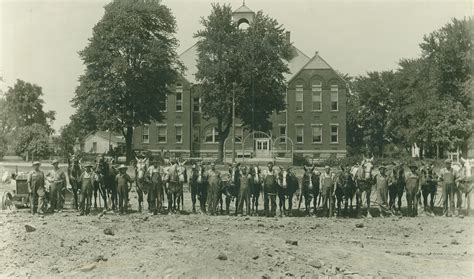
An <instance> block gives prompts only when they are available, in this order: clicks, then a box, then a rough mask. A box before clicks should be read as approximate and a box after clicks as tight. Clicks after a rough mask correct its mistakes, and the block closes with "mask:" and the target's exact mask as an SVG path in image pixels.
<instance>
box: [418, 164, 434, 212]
mask: <svg viewBox="0 0 474 279" xmlns="http://www.w3.org/2000/svg"><path fill="white" fill-rule="evenodd" d="M437 184H438V179H437V178H436V177H435V174H434V172H433V168H432V167H431V166H428V167H425V168H421V170H420V185H421V194H422V195H423V209H424V212H425V213H426V212H429V214H430V215H432V216H434V198H435V195H436V190H437ZM428 196H430V203H429V210H430V211H428Z"/></svg>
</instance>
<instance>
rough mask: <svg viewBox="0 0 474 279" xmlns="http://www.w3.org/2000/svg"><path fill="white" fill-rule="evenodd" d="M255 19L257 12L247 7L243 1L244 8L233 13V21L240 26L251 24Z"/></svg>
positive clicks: (241, 7)
mask: <svg viewBox="0 0 474 279" xmlns="http://www.w3.org/2000/svg"><path fill="white" fill-rule="evenodd" d="M254 17H255V12H254V11H252V10H251V9H249V7H247V6H246V5H245V0H244V1H243V3H242V6H240V8H238V9H236V10H235V11H234V12H233V13H232V20H234V22H236V23H237V25H238V26H240V25H241V24H243V23H246V24H251V23H252V22H253V18H254Z"/></svg>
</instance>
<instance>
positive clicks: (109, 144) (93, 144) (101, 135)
mask: <svg viewBox="0 0 474 279" xmlns="http://www.w3.org/2000/svg"><path fill="white" fill-rule="evenodd" d="M124 146H125V139H124V137H123V136H122V135H121V134H119V133H115V132H107V131H97V132H95V133H91V134H89V135H87V136H86V137H85V138H84V141H83V142H82V144H81V147H80V149H81V151H82V152H86V153H94V154H101V153H106V152H108V151H109V150H110V149H111V148H112V149H115V148H116V147H117V148H118V149H119V150H122V149H123V148H124Z"/></svg>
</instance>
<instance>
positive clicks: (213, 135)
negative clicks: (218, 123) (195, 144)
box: [205, 128, 217, 143]
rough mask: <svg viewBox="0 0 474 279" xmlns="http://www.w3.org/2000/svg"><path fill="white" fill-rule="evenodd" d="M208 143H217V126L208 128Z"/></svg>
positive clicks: (206, 140) (206, 139)
mask: <svg viewBox="0 0 474 279" xmlns="http://www.w3.org/2000/svg"><path fill="white" fill-rule="evenodd" d="M205 142H206V143H216V142H217V131H216V128H210V129H207V130H206V138H205Z"/></svg>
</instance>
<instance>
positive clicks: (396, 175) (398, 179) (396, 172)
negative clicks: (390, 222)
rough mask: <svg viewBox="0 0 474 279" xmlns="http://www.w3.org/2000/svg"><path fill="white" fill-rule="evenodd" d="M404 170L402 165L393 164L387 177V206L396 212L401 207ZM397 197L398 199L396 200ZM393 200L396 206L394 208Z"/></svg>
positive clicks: (403, 189) (404, 182)
mask: <svg viewBox="0 0 474 279" xmlns="http://www.w3.org/2000/svg"><path fill="white" fill-rule="evenodd" d="M405 185H406V181H405V171H404V169H403V165H402V164H399V165H395V166H394V167H393V169H392V171H391V172H390V174H389V177H388V195H389V202H388V208H389V209H390V210H392V212H393V211H394V210H396V211H397V212H400V211H401V208H402V197H403V192H404V191H405ZM397 199H398V200H397ZM395 200H397V206H398V208H395Z"/></svg>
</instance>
